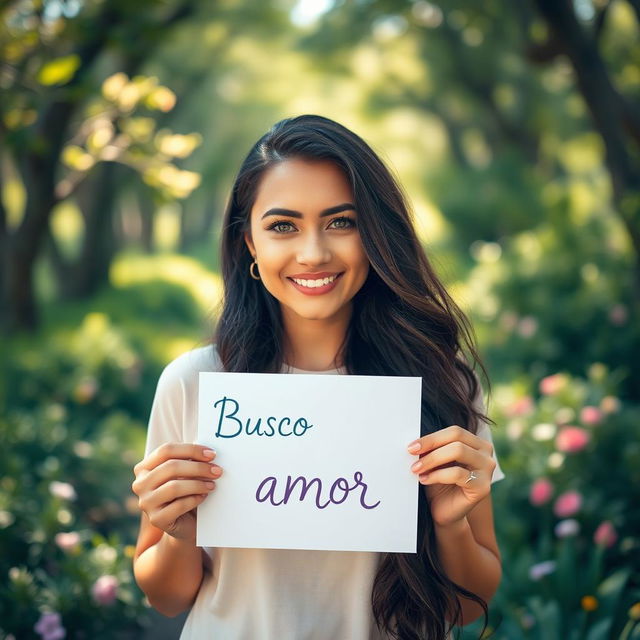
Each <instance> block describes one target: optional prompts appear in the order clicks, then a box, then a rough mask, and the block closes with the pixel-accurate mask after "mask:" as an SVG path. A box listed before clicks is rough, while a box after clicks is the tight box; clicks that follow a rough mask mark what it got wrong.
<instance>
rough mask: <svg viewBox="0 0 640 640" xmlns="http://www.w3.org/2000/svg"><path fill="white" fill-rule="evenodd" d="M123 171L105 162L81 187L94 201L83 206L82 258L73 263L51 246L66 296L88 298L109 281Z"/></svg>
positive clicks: (53, 261)
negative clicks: (119, 184)
mask: <svg viewBox="0 0 640 640" xmlns="http://www.w3.org/2000/svg"><path fill="white" fill-rule="evenodd" d="M119 170H120V167H118V166H116V165H115V164H114V163H112V162H106V163H103V164H102V165H100V166H99V167H97V171H96V172H95V174H94V175H93V176H91V178H90V180H89V182H88V183H87V184H85V185H82V187H81V189H82V191H83V192H84V193H90V194H91V200H90V202H87V204H86V205H83V209H84V211H86V214H85V216H84V218H85V235H84V242H83V243H82V248H81V251H80V255H79V256H78V258H77V259H76V260H75V261H73V262H70V261H66V260H64V259H61V256H60V254H59V252H58V251H57V249H56V247H55V244H52V246H51V254H50V255H51V259H52V264H53V266H54V268H55V271H56V275H57V282H58V293H59V295H60V297H61V298H63V299H80V298H86V297H87V296H90V295H92V294H93V293H95V292H96V291H97V290H98V289H100V287H102V286H104V285H106V284H107V283H108V282H109V267H110V265H111V261H112V259H113V256H114V255H115V252H116V240H115V236H114V232H113V212H114V208H115V205H116V198H117V193H118V190H117V188H116V185H117V183H118V175H119V174H120V171H119ZM87 200H88V199H87Z"/></svg>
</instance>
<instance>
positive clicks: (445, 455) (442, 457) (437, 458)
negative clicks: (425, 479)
mask: <svg viewBox="0 0 640 640" xmlns="http://www.w3.org/2000/svg"><path fill="white" fill-rule="evenodd" d="M486 460H487V455H486V454H485V453H482V452H480V451H478V450H477V449H474V448H473V447H470V446H469V445H467V444H465V443H464V442H460V441H455V442H450V443H449V444H445V445H443V446H441V447H439V448H438V449H436V450H435V451H431V453H427V454H426V455H423V456H422V457H421V458H420V459H419V460H417V461H416V462H414V464H413V465H412V467H411V471H413V472H414V473H424V472H428V471H431V470H433V469H434V468H435V467H439V466H441V465H443V464H447V463H451V462H455V463H457V464H459V465H462V466H466V467H468V468H469V469H482V468H484V467H485V466H487V465H486Z"/></svg>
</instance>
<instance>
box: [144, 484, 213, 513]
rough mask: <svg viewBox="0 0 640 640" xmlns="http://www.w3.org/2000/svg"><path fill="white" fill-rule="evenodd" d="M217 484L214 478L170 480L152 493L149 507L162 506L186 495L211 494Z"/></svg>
mask: <svg viewBox="0 0 640 640" xmlns="http://www.w3.org/2000/svg"><path fill="white" fill-rule="evenodd" d="M215 486H216V483H215V482H213V480H170V481H169V482H166V483H165V484H163V485H162V486H161V487H160V488H159V489H156V490H155V491H154V492H153V493H152V494H151V496H152V497H151V498H150V499H149V500H148V504H149V508H151V509H153V508H162V507H164V506H165V505H167V504H169V503H170V502H173V501H175V500H180V499H182V498H184V497H186V496H192V495H197V494H209V493H210V492H211V491H213V489H214V488H215Z"/></svg>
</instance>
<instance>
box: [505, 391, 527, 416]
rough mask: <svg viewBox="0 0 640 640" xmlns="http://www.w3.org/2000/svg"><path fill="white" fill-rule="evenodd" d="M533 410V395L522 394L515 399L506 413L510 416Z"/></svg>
mask: <svg viewBox="0 0 640 640" xmlns="http://www.w3.org/2000/svg"><path fill="white" fill-rule="evenodd" d="M531 411H533V399H532V398H531V396H522V398H518V399H517V400H514V401H513V402H512V403H511V404H510V405H509V406H508V407H507V408H506V409H505V414H506V415H507V416H508V417H510V418H515V417H517V416H524V415H527V414H529V413H531Z"/></svg>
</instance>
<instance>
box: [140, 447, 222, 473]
mask: <svg viewBox="0 0 640 640" xmlns="http://www.w3.org/2000/svg"><path fill="white" fill-rule="evenodd" d="M215 456H216V452H215V451H214V450H213V449H210V448H209V447H205V446H203V445H200V444H186V443H183V442H165V443H164V444H162V445H160V446H159V447H158V448H157V449H155V450H154V451H152V452H151V453H150V454H149V455H148V456H147V457H146V458H145V459H144V460H141V461H140V462H138V464H137V465H136V466H135V467H134V472H135V473H136V474H137V473H138V472H139V471H141V470H143V469H146V470H151V469H155V468H156V467H157V466H158V465H159V464H162V463H163V462H165V461H167V460H172V459H181V460H199V461H201V462H206V461H210V460H213V459H214V458H215Z"/></svg>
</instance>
